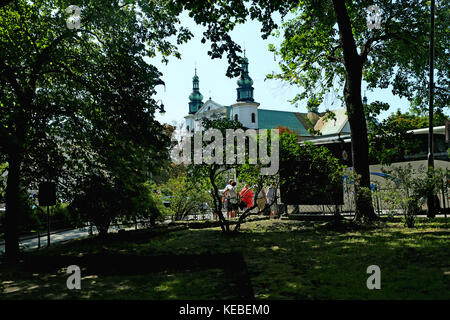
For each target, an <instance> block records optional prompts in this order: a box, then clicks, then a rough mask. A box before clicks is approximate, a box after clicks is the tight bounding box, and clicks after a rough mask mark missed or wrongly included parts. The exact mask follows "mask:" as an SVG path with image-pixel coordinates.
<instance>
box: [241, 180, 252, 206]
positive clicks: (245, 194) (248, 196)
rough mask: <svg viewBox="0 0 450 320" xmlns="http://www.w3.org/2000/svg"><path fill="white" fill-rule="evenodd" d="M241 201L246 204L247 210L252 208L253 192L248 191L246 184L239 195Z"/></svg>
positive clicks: (248, 187)
mask: <svg viewBox="0 0 450 320" xmlns="http://www.w3.org/2000/svg"><path fill="white" fill-rule="evenodd" d="M239 196H240V198H241V200H242V201H244V202H245V203H246V204H247V209H248V208H251V207H252V206H253V196H254V194H253V191H252V189H250V186H249V185H248V184H246V185H245V187H244V189H242V190H241V193H240V194H239Z"/></svg>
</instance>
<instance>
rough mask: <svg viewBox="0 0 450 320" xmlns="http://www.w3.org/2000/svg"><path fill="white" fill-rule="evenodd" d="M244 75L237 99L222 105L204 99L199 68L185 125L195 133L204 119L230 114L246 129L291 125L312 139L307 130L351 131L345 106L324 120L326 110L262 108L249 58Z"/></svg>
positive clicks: (290, 127) (297, 131) (305, 137)
mask: <svg viewBox="0 0 450 320" xmlns="http://www.w3.org/2000/svg"><path fill="white" fill-rule="evenodd" d="M241 70H242V71H241V76H240V78H239V79H238V81H237V85H238V87H237V88H236V93H237V98H236V102H234V103H233V104H230V105H223V104H220V103H218V102H216V101H213V100H212V99H211V98H209V99H208V100H207V101H206V102H203V95H202V94H201V93H200V87H199V82H200V81H199V77H198V76H197V71H195V75H194V77H193V91H192V93H191V95H190V96H189V100H190V102H189V114H188V115H187V116H185V128H186V130H187V131H189V132H194V131H196V130H199V129H200V128H201V120H202V119H203V118H205V117H206V118H209V119H211V118H215V117H227V118H228V119H234V120H237V121H239V122H240V123H241V124H242V125H243V127H245V128H247V129H274V128H277V127H283V128H288V129H289V130H291V131H294V132H295V133H296V134H297V135H298V137H299V139H302V140H309V139H312V138H313V136H312V135H311V133H310V132H309V131H308V129H314V130H315V131H317V132H320V133H321V135H322V136H324V135H326V136H328V135H337V134H348V133H350V126H349V123H348V118H347V115H346V110H345V109H337V110H333V113H334V114H335V119H334V120H327V121H325V120H324V116H325V115H326V112H323V113H313V112H308V113H301V112H289V111H278V110H269V109H261V108H259V106H260V103H258V102H255V100H254V95H253V93H254V88H253V80H252V79H251V78H250V76H249V72H248V59H247V58H244V62H243V64H242V66H241Z"/></svg>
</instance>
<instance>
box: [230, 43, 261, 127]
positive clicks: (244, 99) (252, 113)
mask: <svg viewBox="0 0 450 320" xmlns="http://www.w3.org/2000/svg"><path fill="white" fill-rule="evenodd" d="M237 85H238V87H237V89H236V90H237V99H236V100H237V102H236V103H235V104H233V105H231V108H232V110H231V114H230V118H231V119H233V120H237V121H239V122H240V123H242V125H243V126H244V127H245V128H248V129H258V106H259V103H257V102H255V99H254V98H253V80H252V78H250V76H249V75H248V59H247V58H246V57H245V50H244V62H243V63H242V65H241V77H240V78H239V80H238V81H237Z"/></svg>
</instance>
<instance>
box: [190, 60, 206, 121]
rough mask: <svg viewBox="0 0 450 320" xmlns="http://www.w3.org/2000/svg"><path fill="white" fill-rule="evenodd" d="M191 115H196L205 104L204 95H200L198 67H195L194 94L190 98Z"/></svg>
mask: <svg viewBox="0 0 450 320" xmlns="http://www.w3.org/2000/svg"><path fill="white" fill-rule="evenodd" d="M189 100H190V102H189V113H190V114H195V113H196V112H197V111H198V109H199V108H200V106H201V105H202V104H203V101H202V100H203V95H202V94H201V93H200V88H199V78H198V76H197V67H195V75H194V77H193V78H192V93H191V95H190V96H189Z"/></svg>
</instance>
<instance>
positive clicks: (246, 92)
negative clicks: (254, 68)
mask: <svg viewBox="0 0 450 320" xmlns="http://www.w3.org/2000/svg"><path fill="white" fill-rule="evenodd" d="M237 85H238V87H237V89H236V91H237V101H239V102H254V101H255V100H254V99H253V87H252V85H253V80H252V78H250V76H249V75H248V59H247V58H246V57H245V50H244V61H243V63H242V65H241V77H240V79H239V80H238V81H237Z"/></svg>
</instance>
